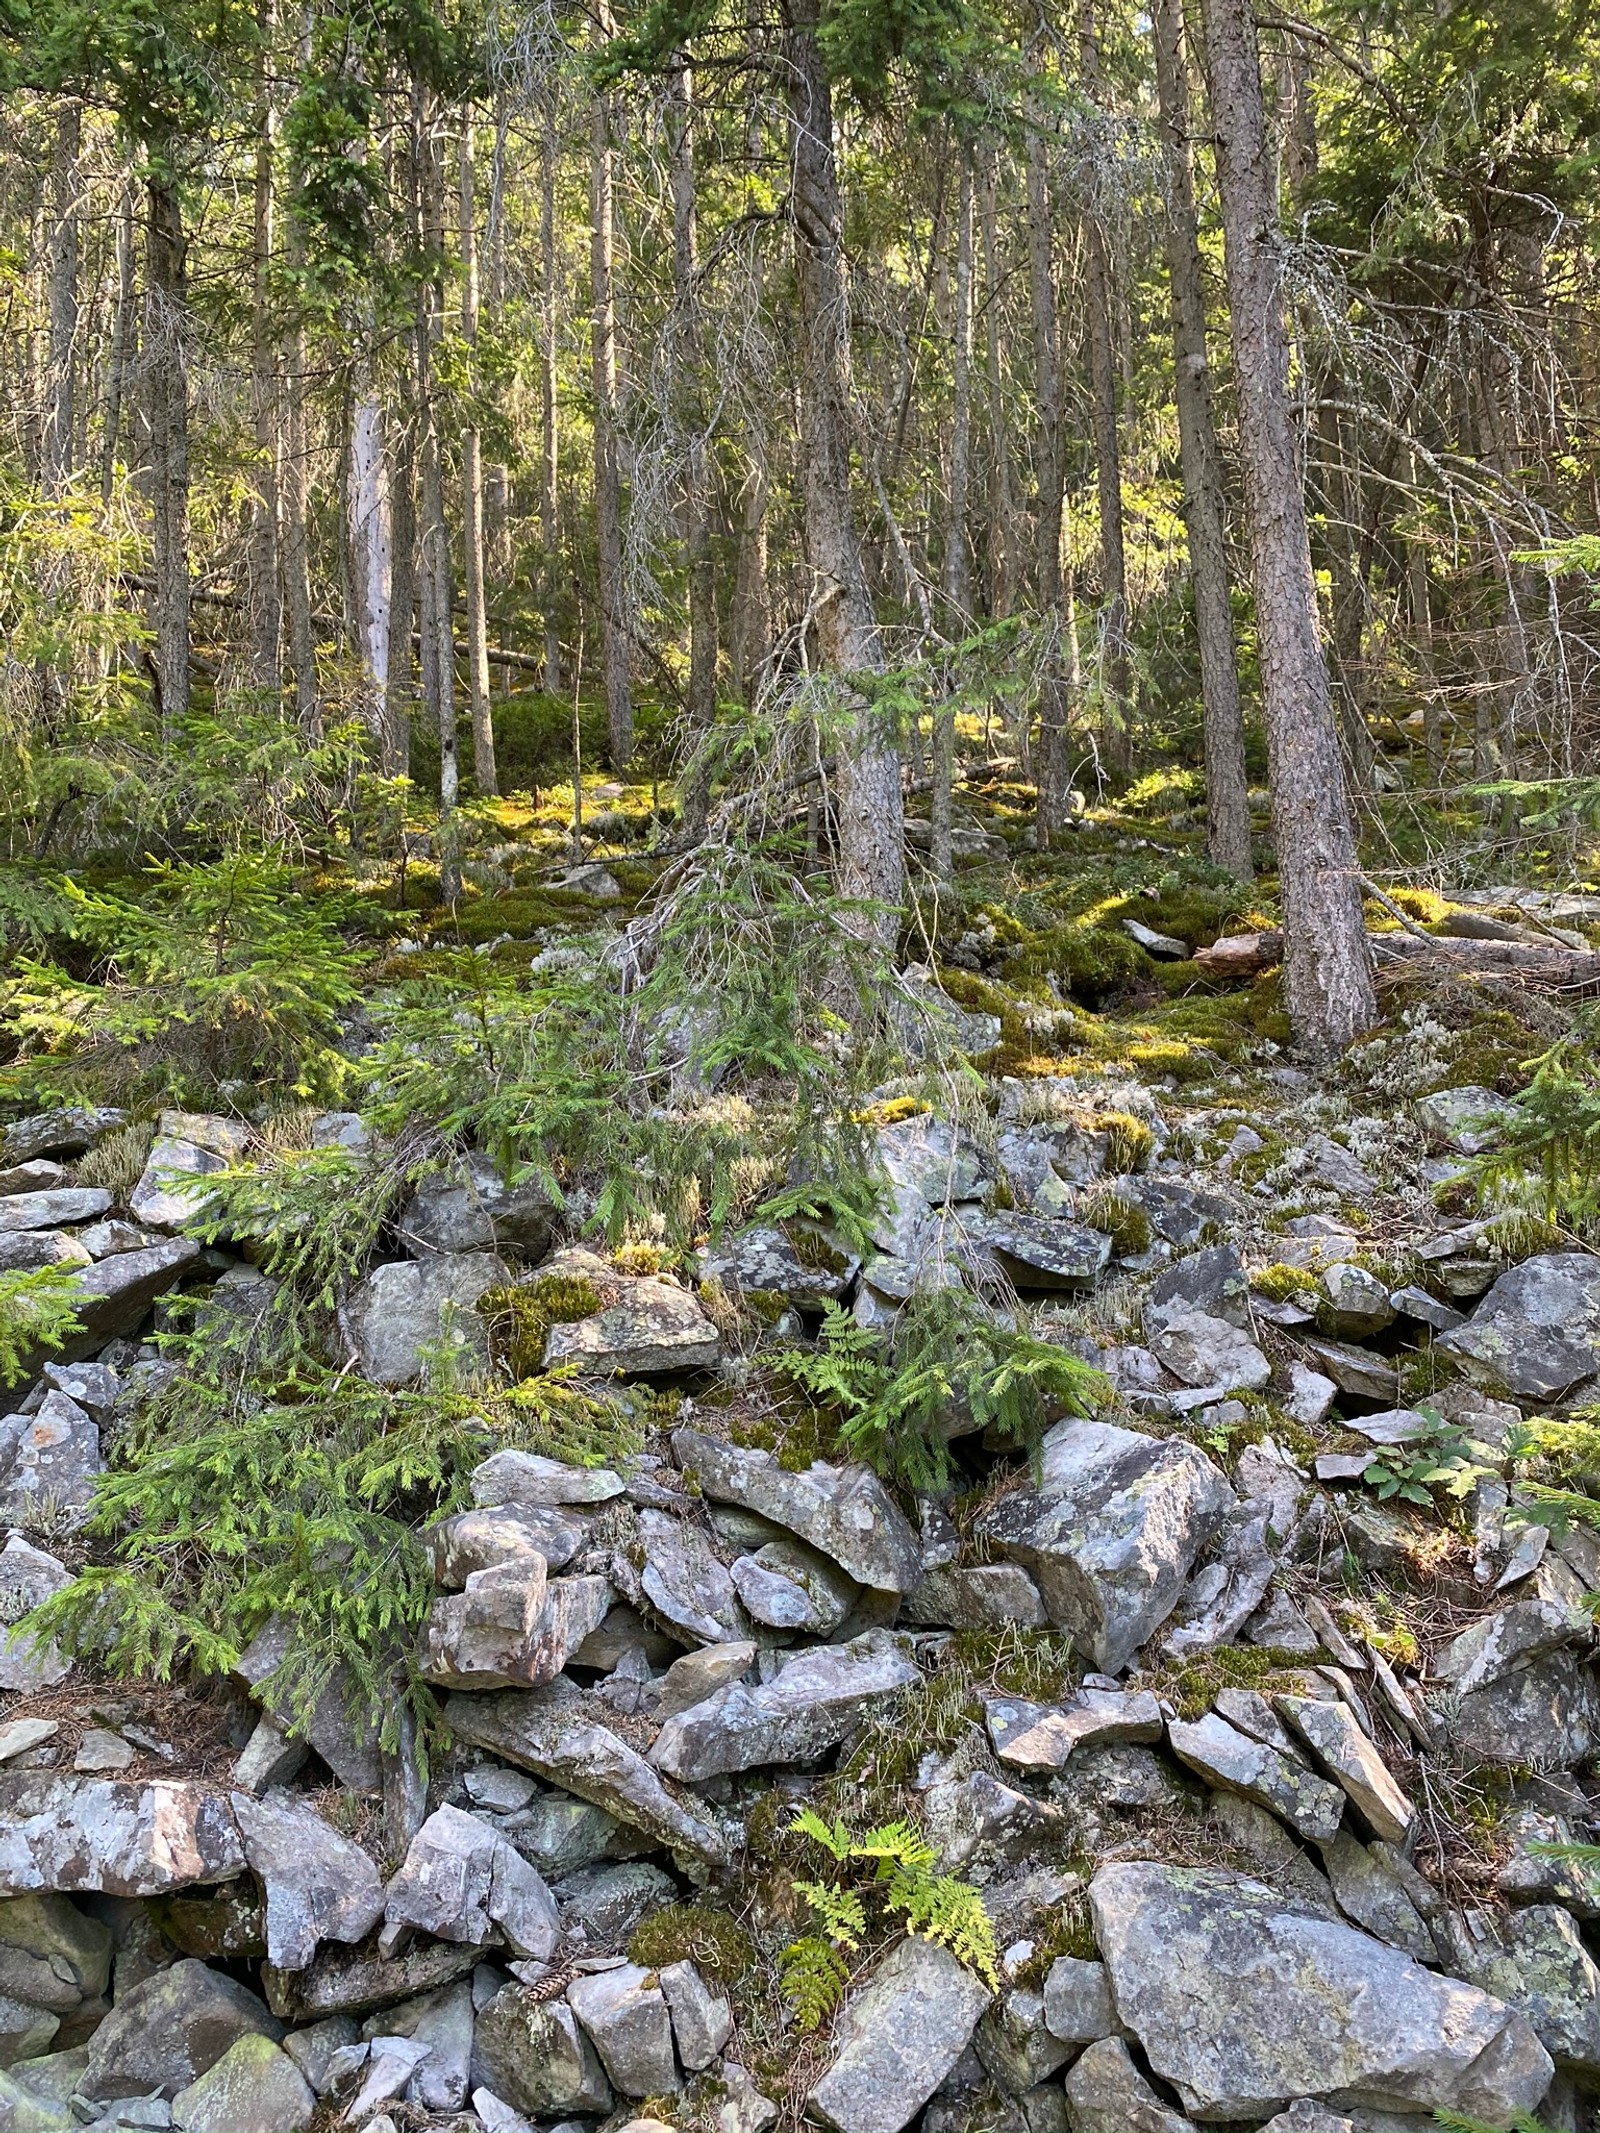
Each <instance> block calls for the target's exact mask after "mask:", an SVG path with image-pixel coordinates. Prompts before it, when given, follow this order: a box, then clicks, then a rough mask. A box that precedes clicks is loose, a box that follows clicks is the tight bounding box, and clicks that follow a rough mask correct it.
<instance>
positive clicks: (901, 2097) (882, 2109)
mask: <svg viewBox="0 0 1600 2133" xmlns="http://www.w3.org/2000/svg"><path fill="white" fill-rule="evenodd" d="M989 2000H990V1994H989V1989H988V1987H987V1986H986V1985H985V1984H984V1983H983V1980H982V1979H981V1978H979V1977H977V1976H975V1975H974V1974H973V1972H972V1971H970V1970H968V1969H967V1968H966V1967H965V1965H964V1964H962V1963H961V1962H959V1961H958V1960H957V1959H956V1957H955V1956H953V1955H952V1954H951V1953H950V1951H949V1949H948V1948H941V1947H939V1946H937V1945H936V1944H935V1943H934V1942H932V1941H926V1940H915V1939H911V1938H909V1937H908V1938H907V1939H905V1940H902V1941H898V1942H897V1943H896V1944H895V1946H894V1947H893V1948H891V1949H890V1951H889V1953H888V1954H887V1955H886V1956H885V1957H884V1959H883V1961H882V1962H881V1963H880V1964H879V1965H878V1967H877V1969H876V1970H875V1971H874V1972H873V1974H872V1976H871V1977H870V1978H869V1979H868V1981H867V1983H866V1984H865V1985H864V1986H863V1987H862V1989H861V1991H860V1992H858V1993H857V1994H856V1995H855V1997H854V1998H853V1999H852V2000H851V2001H850V2003H849V2005H848V2006H847V2007H846V2008H845V2010H844V2013H843V2014H842V2015H841V2016H840V2018H839V2021H838V2024H837V2027H836V2029H835V2033H834V2034H835V2040H836V2042H837V2045H838V2050H837V2051H836V2053H835V2055H834V2059H833V2064H832V2065H831V2066H830V2067H829V2068H828V2071H827V2072H826V2073H825V2074H824V2075H823V2077H822V2079H821V2080H820V2081H819V2082H818V2083H817V2084H816V2086H815V2087H814V2088H813V2089H812V2091H811V2094H810V2097H809V2098H808V2099H807V2101H808V2105H809V2108H810V2109H811V2110H812V2111H813V2112H814V2113H815V2115H816V2116H817V2117H819V2118H821V2119H822V2120H823V2122H824V2123H825V2124H827V2125H830V2126H833V2127H835V2128H837V2133H901V2129H902V2128H903V2127H904V2126H906V2125H908V2124H909V2123H910V2122H911V2120H912V2119H913V2118H914V2117H915V2116H916V2114H917V2113H918V2111H920V2110H921V2109H922V2107H923V2105H924V2104H925V2103H926V2102H927V2101H928V2098H929V2097H930V2096H931V2095H932V2094H933V2093H934V2091H935V2089H937V2088H938V2087H939V2086H940V2085H941V2083H942V2082H943V2081H944V2080H945V2079H946V2077H947V2076H948V2075H949V2073H950V2071H951V2069H952V2068H953V2067H954V2065H955V2063H956V2061H957V2060H958V2059H959V2058H960V2057H961V2054H962V2053H963V2051H965V2050H966V2048H967V2045H968V2043H969V2042H970V2041H971V2038H972V2033H973V2031H974V2030H975V2029H976V2028H977V2026H978V2021H979V2018H980V2017H981V2016H982V2014H983V2011H984V2009H985V2008H986V2007H987V2006H988V2004H989Z"/></svg>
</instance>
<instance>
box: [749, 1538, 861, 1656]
mask: <svg viewBox="0 0 1600 2133" xmlns="http://www.w3.org/2000/svg"><path fill="white" fill-rule="evenodd" d="M729 1575H730V1576H731V1577H732V1579H733V1583H734V1589H735V1591H736V1592H737V1593H738V1595H739V1598H740V1599H741V1600H742V1601H743V1603H744V1607H745V1612H746V1613H747V1614H748V1615H750V1617H751V1618H752V1620H754V1621H757V1622H761V1623H765V1624H766V1626H767V1627H768V1628H769V1629H801V1630H806V1631H809V1633H810V1634H811V1635H812V1636H814V1637H828V1636H831V1635H832V1634H833V1632H834V1631H835V1630H836V1629H837V1628H838V1627H839V1624H840V1623H841V1622H842V1621H844V1619H845V1617H846V1616H847V1615H848V1614H849V1613H850V1611H851V1609H852V1608H853V1607H854V1606H855V1604H856V1602H857V1600H858V1599H859V1598H860V1596H861V1588H860V1586H859V1585H857V1583H856V1581H855V1579H854V1578H851V1577H847V1576H846V1575H845V1573H844V1572H843V1571H842V1570H841V1569H840V1568H839V1566H838V1564H837V1563H831V1562H829V1560H828V1558H827V1557H826V1556H825V1555H821V1554H819V1553H818V1551H817V1550H816V1549H815V1548H808V1547H807V1546H806V1544H805V1542H804V1541H801V1540H790V1539H789V1538H787V1537H785V1538H783V1539H781V1540H770V1541H766V1542H764V1543H763V1544H762V1546H761V1547H759V1548H757V1549H756V1551H755V1553H754V1554H753V1555H741V1556H739V1557H738V1558H737V1559H736V1560H735V1561H734V1562H733V1564H732V1565H731V1566H730V1570H729Z"/></svg>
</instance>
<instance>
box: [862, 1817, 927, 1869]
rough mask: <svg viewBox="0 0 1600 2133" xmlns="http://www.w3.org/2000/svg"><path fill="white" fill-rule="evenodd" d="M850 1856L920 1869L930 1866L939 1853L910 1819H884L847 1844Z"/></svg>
mask: <svg viewBox="0 0 1600 2133" xmlns="http://www.w3.org/2000/svg"><path fill="white" fill-rule="evenodd" d="M850 1856H851V1857H852V1858H853V1859H879V1860H882V1861H884V1862H885V1863H886V1864H888V1865H892V1866H900V1867H906V1868H909V1869H910V1870H911V1871H913V1872H923V1871H925V1870H926V1869H927V1868H928V1867H930V1866H932V1864H933V1862H934V1860H935V1859H937V1858H938V1856H939V1854H938V1852H937V1850H936V1849H935V1847H934V1846H933V1845H931V1844H930V1843H929V1842H928V1840H927V1838H926V1837H925V1836H923V1834H922V1832H921V1831H920V1830H919V1829H915V1828H913V1827H912V1825H911V1824H910V1823H909V1822H905V1821H901V1822H885V1823H884V1824H883V1826H882V1827H881V1828H879V1829H869V1830H868V1831H867V1833H866V1835H865V1836H864V1837H858V1838H857V1839H856V1840H855V1842H854V1843H853V1844H852V1845H851V1847H850Z"/></svg>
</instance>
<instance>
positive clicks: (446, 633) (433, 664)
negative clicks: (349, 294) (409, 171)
mask: <svg viewBox="0 0 1600 2133" xmlns="http://www.w3.org/2000/svg"><path fill="white" fill-rule="evenodd" d="M413 114H414V118H413V139H414V143H415V147H414V154H415V158H416V163H417V176H418V181H419V190H420V195H421V197H420V203H419V205H420V220H421V233H422V250H423V257H424V259H425V261H426V262H427V267H426V272H425V273H424V275H423V278H422V280H421V281H420V282H419V283H418V287H417V459H418V462H419V467H420V473H421V491H422V494H421V510H420V514H419V525H418V529H417V531H418V548H419V551H420V564H421V578H422V682H423V690H424V693H425V695H426V696H427V699H428V704H429V708H430V709H431V710H432V711H433V714H434V718H435V722H436V726H437V731H438V736H439V892H440V895H441V896H442V897H443V899H444V901H445V902H446V903H447V904H452V905H453V904H456V903H458V902H459V901H460V899H461V860H460V853H459V848H458V841H457V829H456V806H457V802H458V798H459V794H460V783H461V779H460V770H459V766H458V764H457V759H456V698H455V645H454V638H453V635H452V631H451V622H450V609H451V584H450V531H449V526H448V523H447V521H446V518H445V508H444V464H443V456H442V454H441V452H440V449H439V426H438V421H437V418H436V415H435V411H434V404H433V352H434V349H435V347H436V346H437V345H438V342H439V339H440V336H441V334H442V331H443V313H444V298H443V292H442V288H441V282H442V277H443V269H444V171H443V167H442V158H441V154H440V143H439V140H438V137H437V130H436V121H435V117H434V113H433V109H432V99H431V97H429V95H428V94H427V92H426V91H425V90H424V89H423V87H422V85H421V84H420V83H419V84H418V85H417V86H416V89H415V91H414V95H413Z"/></svg>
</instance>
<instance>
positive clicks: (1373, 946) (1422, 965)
mask: <svg viewBox="0 0 1600 2133" xmlns="http://www.w3.org/2000/svg"><path fill="white" fill-rule="evenodd" d="M1367 948H1368V951H1369V952H1370V954H1371V956H1372V961H1373V965H1374V967H1375V968H1376V969H1377V970H1379V971H1380V972H1381V971H1385V970H1395V969H1404V970H1412V969H1415V970H1417V971H1419V972H1420V971H1423V970H1426V969H1430V968H1437V969H1439V970H1441V971H1454V972H1460V973H1462V974H1465V975H1467V976H1470V977H1497V978H1520V979H1523V980H1524V981H1526V982H1528V983H1530V984H1535V985H1541V986H1547V987H1550V988H1551V989H1553V990H1557V991H1561V992H1584V993H1590V992H1593V993H1600V952H1596V951H1595V950H1594V949H1592V948H1561V947H1558V946H1557V945H1556V944H1555V942H1553V941H1551V942H1549V943H1543V942H1540V943H1534V942H1530V941H1523V940H1517V941H1504V940H1493V941H1485V940H1458V939H1454V938H1445V937H1443V936H1440V935H1437V934H1416V933H1369V934H1368V935H1367ZM1194 959H1195V961H1196V963H1198V965H1199V966H1200V968H1201V969H1202V970H1203V971H1205V973H1206V974H1207V976H1208V977H1213V978H1252V977H1257V976H1259V975H1260V973H1261V972H1262V971H1264V970H1271V969H1274V968H1275V967H1276V966H1277V965H1278V964H1279V963H1281V962H1282V961H1283V935H1282V933H1281V932H1277V931H1272V932H1268V933H1230V934H1225V935H1224V936H1223V938H1222V939H1221V940H1219V941H1214V942H1213V943H1212V944H1211V946H1210V947H1209V948H1200V949H1197V950H1196V952H1195V958H1194Z"/></svg>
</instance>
